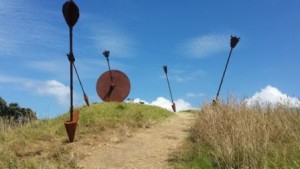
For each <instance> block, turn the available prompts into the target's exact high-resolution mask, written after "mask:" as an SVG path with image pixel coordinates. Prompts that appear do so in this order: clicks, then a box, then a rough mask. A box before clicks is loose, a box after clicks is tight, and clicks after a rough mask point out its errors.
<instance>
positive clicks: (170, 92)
mask: <svg viewBox="0 0 300 169" xmlns="http://www.w3.org/2000/svg"><path fill="white" fill-rule="evenodd" d="M166 77H167V82H168V87H169V92H170V96H171V100H172V103H174V101H173V96H172V91H171V87H170V82H169V78H168V74H167V73H166Z"/></svg>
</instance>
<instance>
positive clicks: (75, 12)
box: [62, 0, 79, 121]
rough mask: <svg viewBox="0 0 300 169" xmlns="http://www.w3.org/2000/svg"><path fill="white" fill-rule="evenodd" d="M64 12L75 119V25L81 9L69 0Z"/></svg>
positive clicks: (71, 108) (71, 111) (65, 4)
mask: <svg viewBox="0 0 300 169" xmlns="http://www.w3.org/2000/svg"><path fill="white" fill-rule="evenodd" d="M62 12H63V15H64V18H65V20H66V22H67V24H68V26H69V33H70V51H69V54H68V59H69V61H70V120H71V121H72V120H73V63H74V61H75V57H74V55H73V26H74V25H75V24H76V22H77V20H78V18H79V9H78V7H77V5H76V4H75V3H74V2H73V1H72V0H68V1H67V2H65V3H64V5H63V8H62Z"/></svg>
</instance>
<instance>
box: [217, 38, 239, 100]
mask: <svg viewBox="0 0 300 169" xmlns="http://www.w3.org/2000/svg"><path fill="white" fill-rule="evenodd" d="M239 40H240V38H238V37H236V36H231V39H230V47H231V49H230V52H229V56H228V58H227V62H226V65H225V69H224V72H223V75H222V78H221V82H220V85H219V88H218V92H217V95H216V99H215V100H214V102H213V103H216V102H217V100H218V99H219V95H220V90H221V87H222V84H223V80H224V76H225V73H226V70H227V66H228V63H229V60H230V57H231V53H232V50H233V48H235V46H236V45H237V43H238V42H239Z"/></svg>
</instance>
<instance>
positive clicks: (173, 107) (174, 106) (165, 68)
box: [163, 66, 176, 112]
mask: <svg viewBox="0 0 300 169" xmlns="http://www.w3.org/2000/svg"><path fill="white" fill-rule="evenodd" d="M163 69H164V72H165V74H166V78H167V82H168V88H169V92H170V96H171V100H172V109H173V111H174V112H176V105H175V103H174V100H173V96H172V91H171V87H170V82H169V78H168V67H167V66H163Z"/></svg>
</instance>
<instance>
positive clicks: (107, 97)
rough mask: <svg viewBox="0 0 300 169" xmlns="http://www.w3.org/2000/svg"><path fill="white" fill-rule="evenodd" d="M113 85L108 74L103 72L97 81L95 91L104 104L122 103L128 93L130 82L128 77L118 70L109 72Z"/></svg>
mask: <svg viewBox="0 0 300 169" xmlns="http://www.w3.org/2000/svg"><path fill="white" fill-rule="evenodd" d="M111 74H112V78H113V84H112V83H111V77H110V72H109V71H106V72H104V73H103V74H102V75H101V76H100V77H99V78H98V81H97V84H96V90H97V93H98V96H99V97H100V98H101V99H102V100H103V101H105V102H112V101H113V102H122V101H123V100H124V99H126V97H127V96H128V94H129V92H130V81H129V79H128V77H127V76H126V75H125V74H124V73H123V72H121V71H119V70H111Z"/></svg>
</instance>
